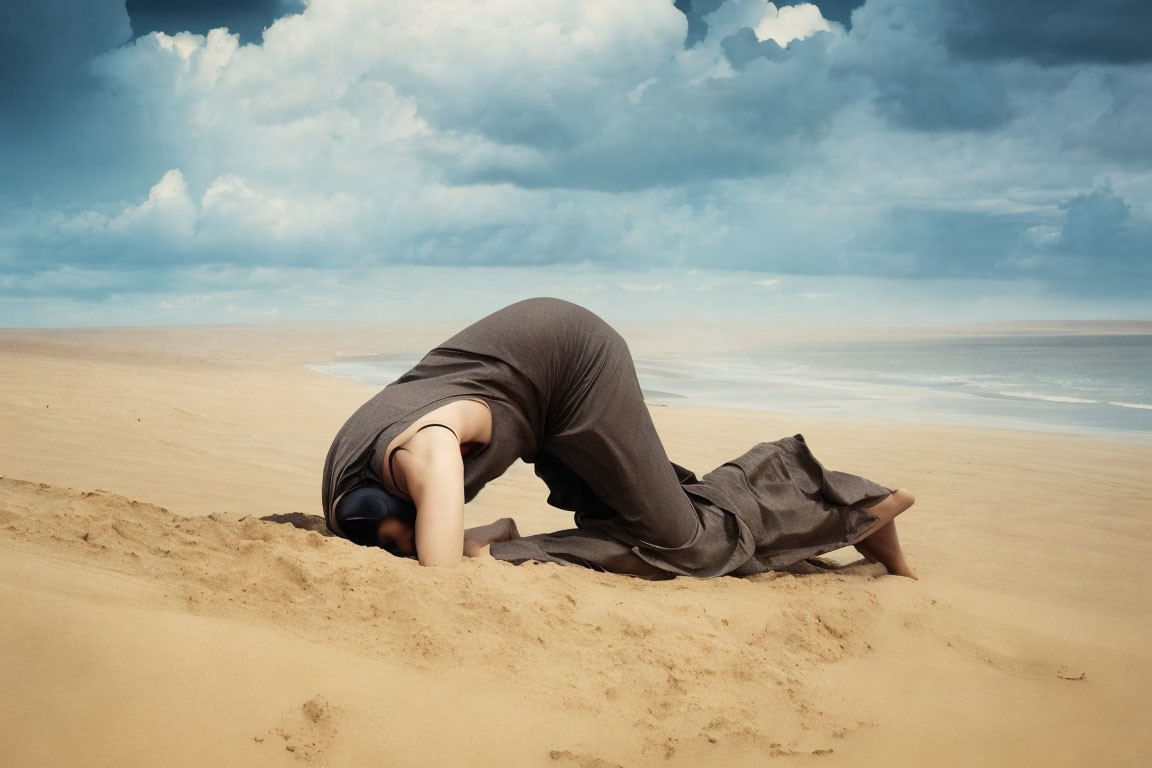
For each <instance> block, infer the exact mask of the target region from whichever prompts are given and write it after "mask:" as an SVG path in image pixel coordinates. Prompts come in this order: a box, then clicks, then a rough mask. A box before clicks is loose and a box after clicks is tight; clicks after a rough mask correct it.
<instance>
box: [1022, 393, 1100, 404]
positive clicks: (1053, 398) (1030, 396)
mask: <svg viewBox="0 0 1152 768" xmlns="http://www.w3.org/2000/svg"><path fill="white" fill-rule="evenodd" d="M1000 395H1001V396H1003V397H1021V398H1024V399H1025V400H1044V401H1046V402H1049V403H1088V404H1091V403H1099V402H1100V401H1099V400H1089V399H1088V398H1085V397H1067V396H1065V395H1041V394H1037V393H1036V392H1001V393H1000Z"/></svg>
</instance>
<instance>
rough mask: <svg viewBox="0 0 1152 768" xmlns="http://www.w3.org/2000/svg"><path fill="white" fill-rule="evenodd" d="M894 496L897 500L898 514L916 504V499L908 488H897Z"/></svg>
mask: <svg viewBox="0 0 1152 768" xmlns="http://www.w3.org/2000/svg"><path fill="white" fill-rule="evenodd" d="M892 496H893V497H894V498H895V499H896V506H897V510H898V511H897V514H899V513H900V512H903V511H904V510H906V509H908V508H909V507H910V506H912V505H913V504H915V503H916V497H915V496H913V495H912V491H910V490H908V489H907V488H897V489H896V490H895V492H893V494H892Z"/></svg>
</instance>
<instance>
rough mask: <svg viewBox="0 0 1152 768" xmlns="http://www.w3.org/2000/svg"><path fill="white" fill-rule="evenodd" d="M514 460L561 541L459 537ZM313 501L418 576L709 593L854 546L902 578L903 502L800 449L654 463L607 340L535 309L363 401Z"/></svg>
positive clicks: (525, 307) (654, 440)
mask: <svg viewBox="0 0 1152 768" xmlns="http://www.w3.org/2000/svg"><path fill="white" fill-rule="evenodd" d="M705 438H706V436H704V435H701V436H699V438H698V439H705ZM516 459H521V460H522V461H524V462H526V463H529V464H532V465H533V467H534V471H535V474H536V476H538V477H540V478H541V479H542V480H543V481H544V482H545V484H546V485H547V487H548V491H549V494H548V498H547V503H548V504H549V505H551V506H553V507H556V508H558V509H562V510H567V511H571V512H572V513H573V521H574V523H575V528H569V529H565V530H560V531H556V532H553V533H548V534H536V535H533V536H521V535H520V534H519V532H518V530H517V528H516V524H515V521H514V520H512V519H511V518H502V519H500V520H498V521H496V522H494V523H491V524H489V525H486V526H478V527H474V528H469V529H465V528H464V523H463V521H464V506H465V504H467V502H469V501H471V500H472V499H474V498H475V497H476V495H477V494H478V493H479V492H480V490H481V489H482V488H483V487H484V486H485V485H486V484H487V483H488V482H490V481H491V480H493V479H494V478H496V477H498V476H500V475H501V474H503V473H504V471H505V470H507V469H508V467H510V466H511V465H512V463H513V462H515V461H516ZM322 485H323V487H322V503H323V507H324V517H325V521H326V524H327V526H328V529H329V530H330V531H331V532H332V533H334V534H336V535H338V536H342V537H344V538H347V539H349V540H351V541H353V542H355V543H357V544H361V545H364V546H376V547H380V548H382V549H384V550H386V551H388V552H389V553H391V554H393V555H397V556H400V557H413V558H416V559H417V560H418V561H419V562H420V563H421V564H422V565H430V566H447V567H451V566H454V565H457V564H458V563H460V562H461V558H462V556H470V557H493V558H496V559H499V560H504V561H506V562H510V563H515V564H520V563H524V562H528V561H534V562H552V563H558V564H562V565H580V566H584V567H588V568H593V569H596V570H601V571H608V572H614V573H624V574H629V575H633V576H640V577H643V578H674V577H675V576H681V575H684V576H693V577H698V578H712V577H716V576H722V575H732V576H747V575H752V574H756V573H762V572H764V571H768V570H778V569H786V568H791V567H794V566H796V565H797V564H799V563H801V562H802V561H809V560H810V558H812V557H814V556H816V555H819V554H823V553H826V552H829V551H832V550H835V549H839V548H841V547H846V546H849V545H853V546H855V547H856V548H857V550H858V551H859V552H860V553H861V554H863V555H864V556H865V557H866V558H868V559H869V560H872V561H876V562H879V563H882V564H883V565H884V566H885V568H886V569H887V570H888V572H889V573H892V574H897V575H902V576H909V577H913V578H914V577H915V574H914V572H913V571H912V569H911V567H910V566H909V565H908V562H907V560H906V558H905V556H904V553H903V550H902V549H901V546H900V541H899V538H898V536H897V533H896V524H895V518H896V516H897V515H899V514H901V513H902V512H904V511H905V510H907V509H908V508H909V507H910V506H912V504H913V503H914V501H915V499H914V497H913V496H912V494H911V493H910V492H908V491H907V490H905V489H901V488H895V489H893V488H888V487H886V486H883V485H880V484H877V483H875V482H873V481H871V480H868V479H866V478H863V477H860V476H857V475H851V474H848V473H844V472H837V471H833V470H828V469H825V468H824V466H823V465H822V464H821V463H820V462H819V461H818V460H817V459H816V457H815V456H814V455H813V454H812V452H811V450H810V449H809V447H808V444H807V441H806V440H805V438H804V436H803V435H802V434H795V435H791V436H788V437H784V438H781V439H779V440H775V441H771V442H761V443H757V444H756V445H754V446H753V447H752V448H750V449H749V450H748V451H746V452H745V453H744V454H742V455H741V456H738V457H736V458H734V459H732V460H730V461H727V462H724V463H723V464H721V465H720V466H718V467H716V468H715V469H714V470H712V471H711V472H709V473H707V474H705V475H703V476H702V477H699V478H698V477H696V475H695V474H694V473H693V472H691V471H689V470H688V469H686V468H684V467H682V466H680V465H679V464H676V463H675V462H673V461H672V460H671V459H670V458H669V457H668V455H667V453H666V451H665V449H664V446H663V444H662V442H661V440H660V437H659V435H658V434H657V432H656V428H655V425H654V424H653V422H652V419H651V416H650V414H649V413H648V409H647V406H646V405H645V403H644V399H643V395H642V392H641V390H640V384H639V381H638V379H637V376H636V369H635V364H634V362H633V360H632V356H631V353H630V351H629V349H628V346H627V343H626V342H625V340H624V338H623V337H622V336H621V335H620V334H619V333H618V332H617V331H616V330H615V329H614V328H612V327H611V326H610V325H609V324H608V323H607V322H605V321H604V320H603V319H602V318H600V317H599V316H598V315H596V314H595V313H593V312H592V311H590V310H588V309H586V308H584V307H582V306H580V305H578V304H575V303H573V302H569V301H566V300H563V299H558V298H552V297H535V298H530V299H524V300H522V301H518V302H515V303H513V304H510V305H508V306H506V307H504V308H502V309H499V310H497V311H495V312H492V313H491V314H489V315H487V316H485V317H483V318H481V319H480V320H478V321H476V322H474V323H472V324H471V325H469V326H468V327H466V328H464V329H463V330H461V331H460V332H458V333H456V334H455V335H453V336H452V337H451V338H449V339H447V340H445V341H444V342H443V343H441V344H439V345H437V346H436V347H435V348H433V349H432V350H431V351H429V352H428V353H427V354H426V355H425V356H424V357H423V358H422V359H421V360H420V361H419V362H418V363H417V364H416V365H415V366H414V367H412V368H411V369H410V370H409V371H407V372H406V373H404V374H403V375H402V376H400V377H399V378H398V379H396V380H395V381H393V382H391V383H390V384H388V385H387V386H386V387H384V388H383V389H382V390H381V391H380V392H378V393H376V394H375V395H373V396H372V397H371V398H370V399H369V400H368V401H367V402H365V403H364V404H363V405H361V406H360V407H359V408H358V409H357V410H356V411H355V412H354V413H353V414H352V415H351V416H350V417H349V418H348V420H347V421H346V422H345V423H344V424H343V426H342V427H341V428H340V429H339V430H338V432H337V433H336V436H335V437H334V439H333V441H332V445H331V447H330V448H329V450H328V454H327V456H326V458H325V461H324V470H323V478H322Z"/></svg>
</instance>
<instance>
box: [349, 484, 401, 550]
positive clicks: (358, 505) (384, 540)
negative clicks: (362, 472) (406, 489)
mask: <svg viewBox="0 0 1152 768" xmlns="http://www.w3.org/2000/svg"><path fill="white" fill-rule="evenodd" d="M336 522H337V523H338V524H339V526H340V530H341V531H343V532H344V537H345V538H346V539H348V540H349V541H352V542H354V543H356V544H359V545H361V546H364V547H380V548H381V549H383V550H385V551H387V552H388V553H389V554H393V555H396V556H397V557H414V556H415V555H416V537H415V534H416V506H415V505H414V504H412V503H411V502H409V501H405V500H404V499H401V498H399V497H396V496H393V495H392V494H390V493H388V492H387V491H385V490H384V489H383V488H381V487H380V486H378V485H368V486H364V487H361V488H357V489H356V490H354V491H350V492H348V493H346V494H345V495H344V496H343V497H341V499H340V501H339V502H338V503H337V505H336Z"/></svg>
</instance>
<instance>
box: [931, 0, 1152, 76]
mask: <svg viewBox="0 0 1152 768" xmlns="http://www.w3.org/2000/svg"><path fill="white" fill-rule="evenodd" d="M944 8H945V9H946V15H945V20H944V24H943V29H944V39H945V40H946V42H947V44H948V47H949V48H950V49H951V50H952V51H953V52H955V53H956V54H958V55H960V56H962V57H964V58H970V59H1013V58H1023V59H1031V60H1032V61H1035V62H1038V63H1040V64H1044V65H1062V64H1071V63H1082V62H1101V63H1113V64H1131V63H1136V62H1143V61H1152V39H1150V37H1149V35H1150V33H1152V3H1149V2H1148V0H1091V1H1088V0H1070V1H1067V2H1052V0H1012V2H1001V1H1000V0H963V1H962V2H952V3H949V4H947V5H945V6H944Z"/></svg>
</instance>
